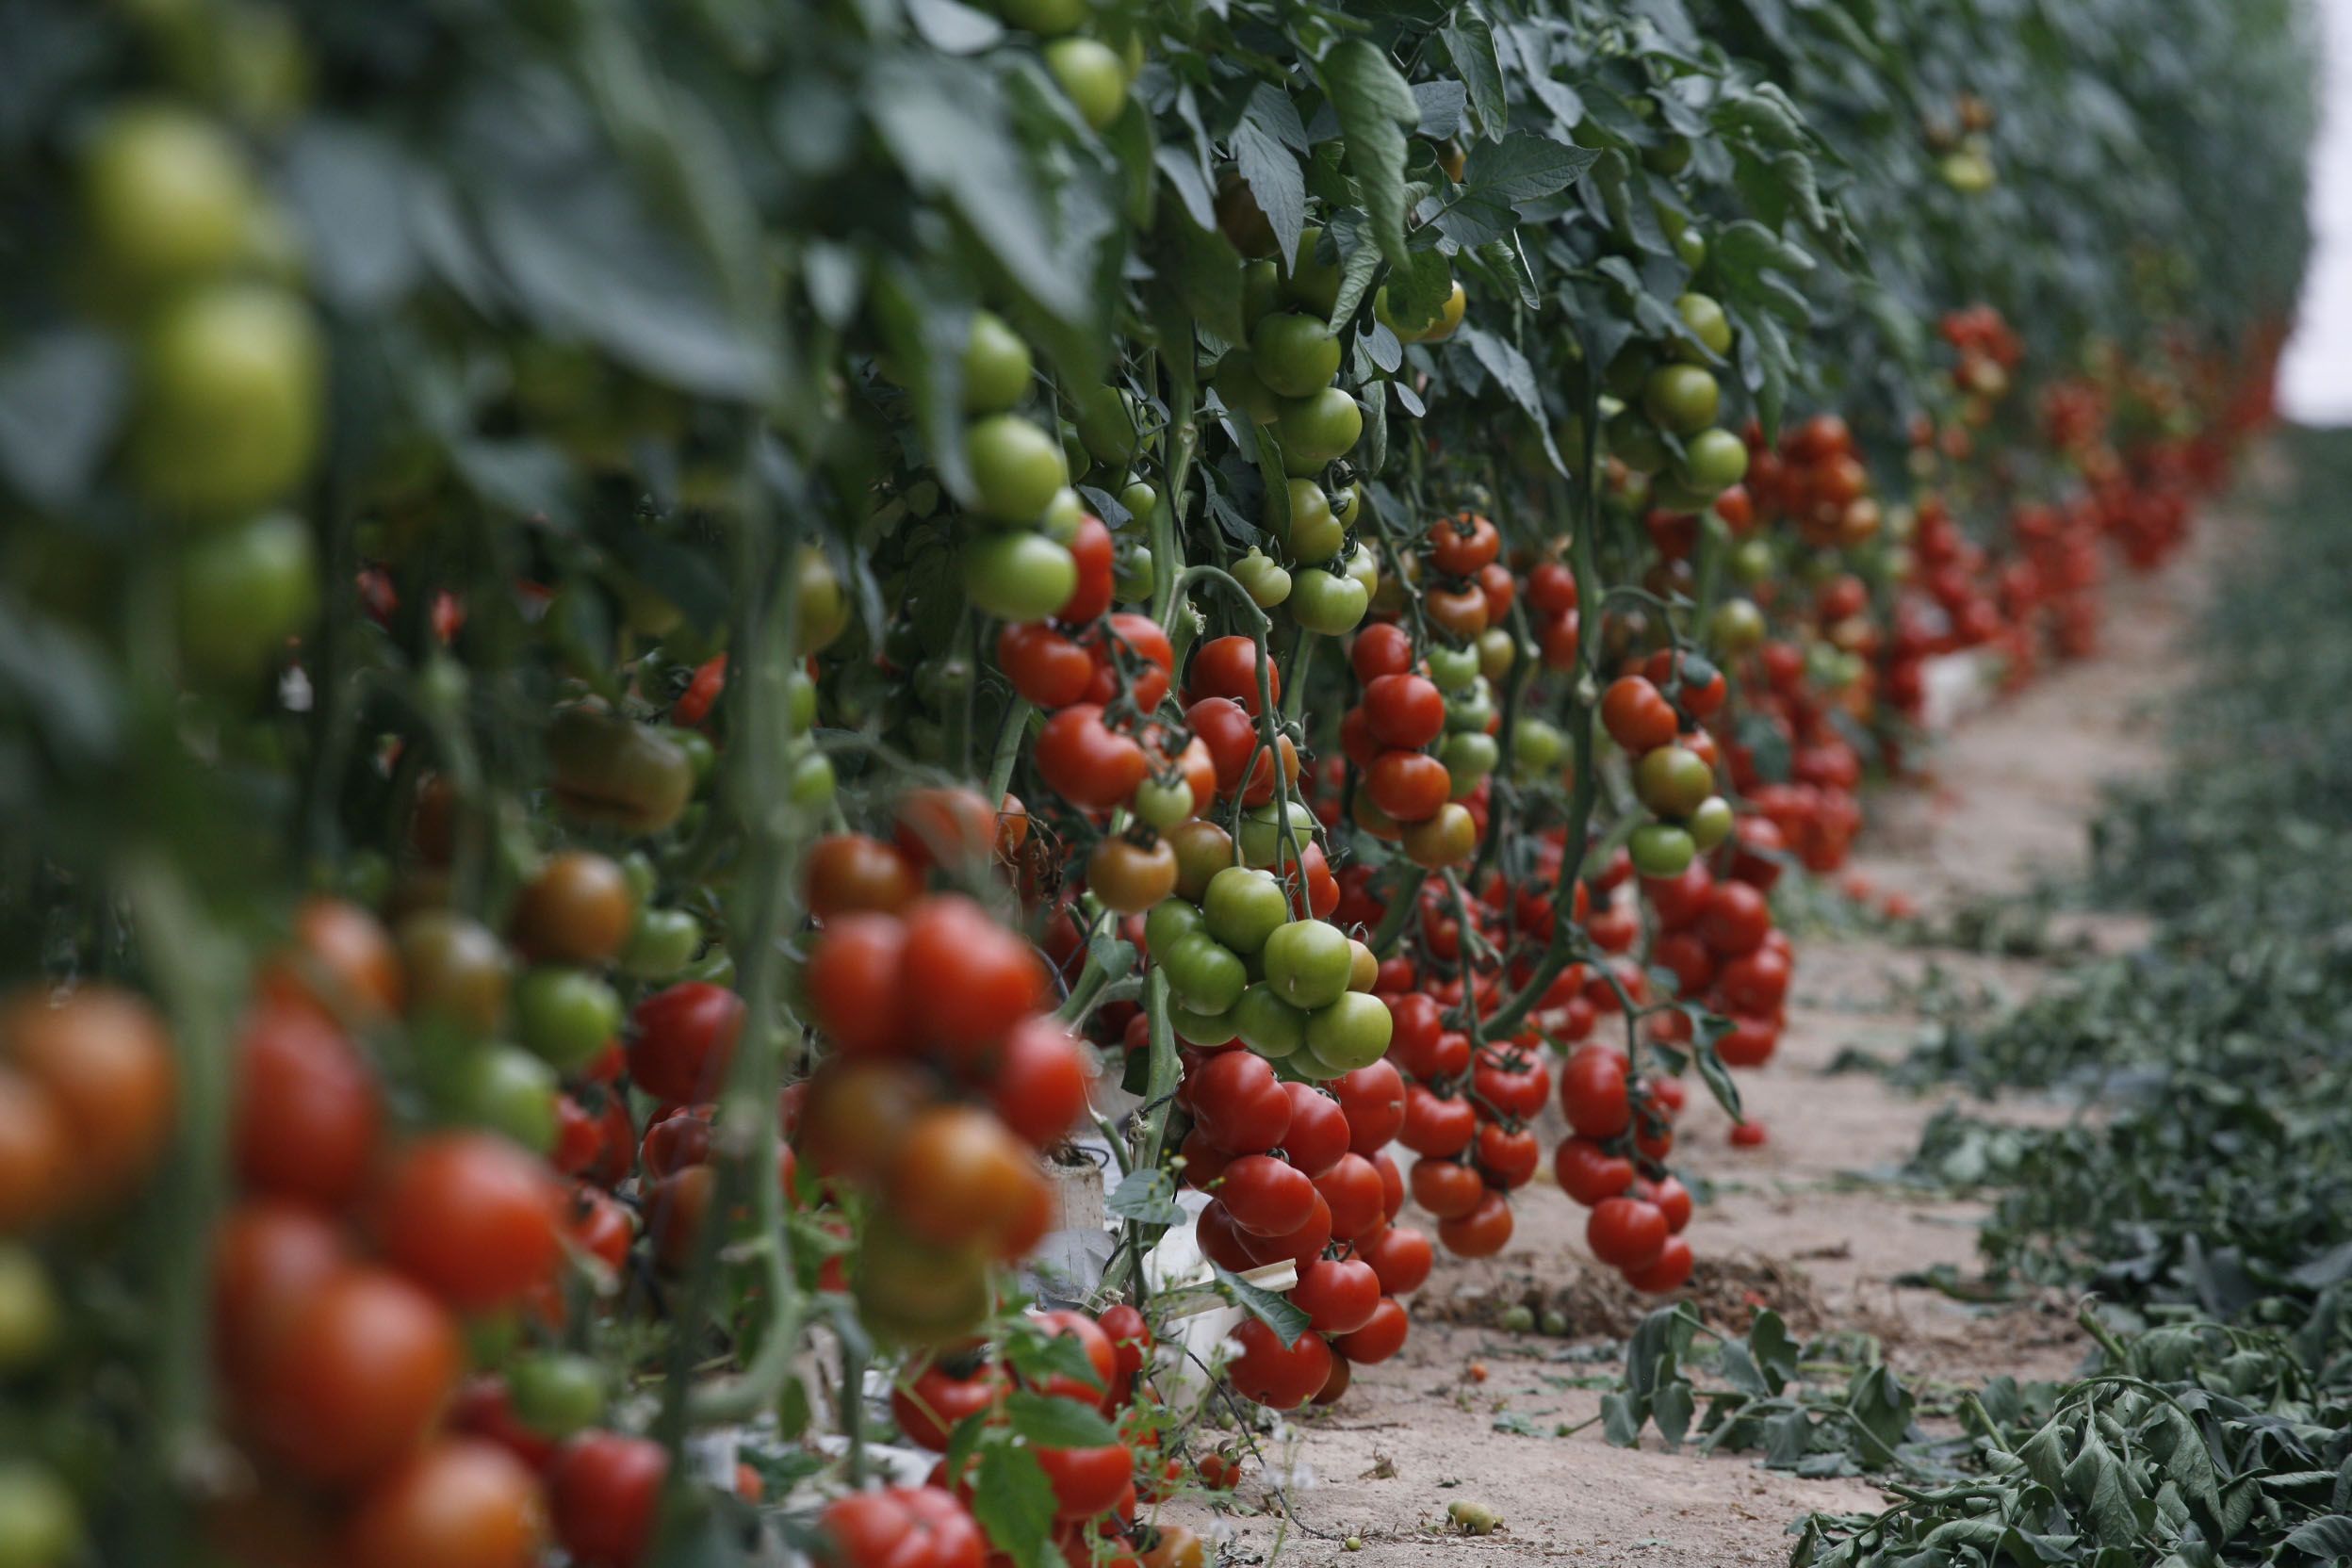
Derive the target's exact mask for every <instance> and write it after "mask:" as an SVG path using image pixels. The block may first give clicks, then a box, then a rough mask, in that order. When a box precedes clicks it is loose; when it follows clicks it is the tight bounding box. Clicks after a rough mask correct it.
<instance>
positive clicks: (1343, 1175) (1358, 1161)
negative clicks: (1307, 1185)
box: [1315, 1153, 1388, 1241]
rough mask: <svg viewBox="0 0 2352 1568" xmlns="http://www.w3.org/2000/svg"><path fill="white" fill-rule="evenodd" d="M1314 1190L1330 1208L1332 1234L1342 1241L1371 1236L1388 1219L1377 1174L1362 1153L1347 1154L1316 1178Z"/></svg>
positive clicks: (1385, 1196)
mask: <svg viewBox="0 0 2352 1568" xmlns="http://www.w3.org/2000/svg"><path fill="white" fill-rule="evenodd" d="M1315 1191H1317V1192H1319V1193H1321V1194H1322V1195H1323V1201H1324V1202H1325V1204H1326V1205H1328V1207H1329V1208H1330V1210H1331V1234H1332V1235H1334V1236H1336V1237H1337V1238H1338V1239H1339V1240H1341V1241H1355V1240H1358V1239H1359V1238H1361V1237H1364V1236H1368V1235H1370V1234H1371V1233H1373V1232H1374V1231H1377V1230H1379V1229H1380V1227H1381V1226H1382V1225H1384V1224H1386V1223H1387V1222H1388V1209H1387V1195H1386V1194H1385V1192H1384V1191H1383V1190H1382V1187H1381V1184H1380V1171H1379V1170H1378V1169H1377V1168H1374V1166H1373V1164H1372V1162H1371V1161H1370V1160H1367V1159H1365V1158H1364V1156H1363V1155H1362V1154H1356V1153H1348V1154H1343V1155H1341V1156H1340V1158H1339V1163H1338V1164H1336V1165H1334V1166H1332V1167H1331V1169H1329V1170H1327V1171H1325V1172H1324V1173H1323V1174H1322V1175H1320V1176H1318V1177H1316V1178H1315Z"/></svg>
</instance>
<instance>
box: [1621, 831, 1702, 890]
mask: <svg viewBox="0 0 2352 1568" xmlns="http://www.w3.org/2000/svg"><path fill="white" fill-rule="evenodd" d="M1625 847H1626V849H1627V850H1629V851H1630V852H1631V854H1632V856H1633V869H1634V870H1635V871H1636V872H1638V873H1640V874H1642V875H1643V876H1646V877H1649V878H1652V879H1653V880H1663V879H1665V878H1668V877H1674V876H1680V875H1681V874H1683V873H1684V872H1686V871H1689V870H1690V869H1691V861H1692V860H1693V859H1694V858H1697V856H1698V852H1699V846H1698V845H1697V844H1695V843H1693V842H1692V841H1691V835H1690V833H1689V832H1688V831H1687V830H1685V829H1683V828H1680V827H1677V826H1675V825H1674V824H1673V823H1666V822H1645V823H1643V824H1642V825H1641V826H1639V827H1637V828H1635V829H1634V830H1633V838H1632V841H1630V842H1628V843H1627V844H1626V846H1625Z"/></svg>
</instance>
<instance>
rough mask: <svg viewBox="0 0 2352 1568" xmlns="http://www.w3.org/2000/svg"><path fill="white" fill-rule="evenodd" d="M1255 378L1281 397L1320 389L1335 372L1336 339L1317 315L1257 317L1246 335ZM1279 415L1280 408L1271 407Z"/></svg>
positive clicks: (1337, 352)
mask: <svg viewBox="0 0 2352 1568" xmlns="http://www.w3.org/2000/svg"><path fill="white" fill-rule="evenodd" d="M1250 362H1251V364H1252V365H1253V367H1254V368H1256V371H1257V376H1258V379H1259V380H1260V381H1262V382H1264V383H1265V384H1266V385H1267V386H1268V387H1271V388H1272V389H1273V390H1274V392H1275V393H1276V394H1277V395H1278V396H1280V397H1284V398H1303V397H1306V396H1307V395H1308V394H1310V393H1314V392H1320V391H1322V390H1323V389H1324V388H1325V387H1327V386H1329V385H1331V378H1332V377H1333V376H1335V375H1337V374H1339V339H1338V338H1336V337H1334V336H1332V335H1331V323H1329V322H1328V321H1325V320H1323V319H1321V318H1319V317H1314V316H1300V315H1298V314H1296V313H1283V314H1281V315H1275V316H1269V317H1267V318H1266V319H1265V320H1263V321H1260V322H1259V323H1258V325H1257V328H1256V330H1255V331H1253V332H1252V333H1250ZM1275 412H1276V414H1277V416H1278V417H1279V415H1280V413H1281V409H1280V407H1279V406H1277V408H1276V410H1275Z"/></svg>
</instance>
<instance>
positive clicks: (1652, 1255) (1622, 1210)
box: [1584, 1198, 1669, 1269]
mask: <svg viewBox="0 0 2352 1568" xmlns="http://www.w3.org/2000/svg"><path fill="white" fill-rule="evenodd" d="M1668 1234H1669V1233H1668V1231H1667V1229H1666V1217H1665V1216H1664V1215H1663V1214H1660V1213H1659V1212H1658V1205H1657V1204H1655V1203H1646V1202H1643V1201H1642V1200H1641V1199H1639V1198H1604V1199H1602V1200H1601V1201H1600V1202H1598V1203H1596V1204H1594V1205H1593V1214H1592V1217H1590V1218H1589V1219H1587V1220H1586V1221H1585V1226H1584V1240H1585V1245H1586V1246H1588V1247H1590V1248H1592V1249H1593V1256H1594V1257H1596V1258H1598V1259H1600V1260H1601V1262H1603V1263H1605V1264H1608V1265H1609V1266H1610V1267H1612V1268H1625V1269H1633V1268H1643V1267H1646V1266H1649V1265H1650V1264H1651V1263H1654V1262H1656V1261H1657V1258H1658V1253H1659V1252H1661V1251H1663V1250H1665V1247H1666V1238H1667V1235H1668Z"/></svg>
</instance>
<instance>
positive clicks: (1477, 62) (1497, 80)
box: [1445, 8, 1511, 137]
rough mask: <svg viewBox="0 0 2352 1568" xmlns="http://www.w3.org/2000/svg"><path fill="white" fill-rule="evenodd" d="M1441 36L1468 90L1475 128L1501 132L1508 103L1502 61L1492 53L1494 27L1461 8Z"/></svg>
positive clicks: (1508, 112)
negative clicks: (1504, 94)
mask: <svg viewBox="0 0 2352 1568" xmlns="http://www.w3.org/2000/svg"><path fill="white" fill-rule="evenodd" d="M1445 38H1446V53H1447V54H1449V55H1451V56H1452V57H1453V60H1454V69H1455V70H1456V71H1458V72H1460V73H1462V85H1463V86H1464V87H1465V88H1467V89H1468V90H1469V93H1470V112H1471V113H1472V114H1475V115H1476V116H1478V128H1479V130H1481V131H1482V132H1484V133H1485V134H1486V135H1487V136H1489V137H1498V136H1500V135H1502V134H1503V127H1504V126H1505V125H1507V124H1508V123H1509V122H1510V120H1511V106H1510V103H1509V101H1508V100H1507V99H1505V97H1504V96H1503V62H1502V61H1501V59H1499V58H1498V57H1496V56H1495V29H1494V28H1493V27H1491V26H1489V25H1487V21H1486V18H1484V17H1482V16H1479V15H1478V14H1477V13H1476V12H1473V11H1470V10H1468V9H1467V8H1465V9H1463V10H1462V11H1458V12H1456V13H1455V16H1454V20H1453V22H1452V24H1450V25H1448V26H1447V27H1446V31H1445Z"/></svg>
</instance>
